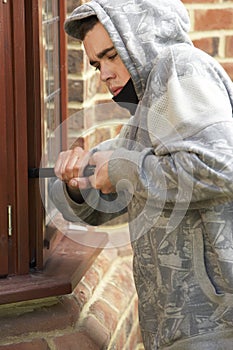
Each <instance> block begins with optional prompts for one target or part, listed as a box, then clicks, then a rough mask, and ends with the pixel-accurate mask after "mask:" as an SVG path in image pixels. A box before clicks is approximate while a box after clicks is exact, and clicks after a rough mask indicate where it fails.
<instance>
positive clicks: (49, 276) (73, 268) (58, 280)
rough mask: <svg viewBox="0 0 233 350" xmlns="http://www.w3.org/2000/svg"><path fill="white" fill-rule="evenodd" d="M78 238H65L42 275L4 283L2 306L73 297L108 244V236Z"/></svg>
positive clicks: (88, 234) (0, 286)
mask: <svg viewBox="0 0 233 350" xmlns="http://www.w3.org/2000/svg"><path fill="white" fill-rule="evenodd" d="M78 235H79V236H78V237H79V242H75V241H74V240H72V239H70V238H68V237H67V236H62V238H61V239H60V240H59V242H58V244H57V245H56V248H55V249H54V251H53V252H52V253H51V256H50V257H49V258H48V259H47V261H46V264H45V268H44V270H43V271H42V272H33V273H30V274H28V275H22V276H9V277H7V278H4V279H2V280H0V305H1V304H7V303H13V302H19V301H26V300H32V299H39V298H46V297H51V296H59V295H64V294H70V293H72V291H73V289H74V288H75V286H76V285H77V284H78V282H79V281H80V280H81V278H82V277H83V276H84V274H85V273H86V271H87V270H88V269H89V267H90V266H91V265H92V263H93V262H94V261H95V259H96V258H97V256H98V255H99V254H100V252H101V251H102V249H103V247H104V246H105V245H106V243H107V234H106V233H104V232H103V233H101V232H98V233H97V232H94V231H91V232H85V233H83V232H78ZM80 242H81V243H80Z"/></svg>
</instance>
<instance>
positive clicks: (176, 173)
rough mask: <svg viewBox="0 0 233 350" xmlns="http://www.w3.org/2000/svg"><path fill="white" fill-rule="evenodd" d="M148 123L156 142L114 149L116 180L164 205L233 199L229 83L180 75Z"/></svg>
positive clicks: (112, 176) (195, 204)
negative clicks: (142, 147) (135, 147)
mask: <svg viewBox="0 0 233 350" xmlns="http://www.w3.org/2000/svg"><path fill="white" fill-rule="evenodd" d="M146 128H147V130H146V131H147V137H148V138H149V139H150V140H151V147H149V148H144V149H143V150H142V151H137V150H136V149H131V150H126V149H124V148H118V149H116V150H115V151H114V153H113V156H112V159H111V161H110V165H109V176H110V180H111V182H112V183H113V185H115V186H117V184H118V187H120V186H121V183H123V182H124V184H126V183H128V187H130V188H131V191H132V190H133V192H134V195H135V196H136V197H138V199H139V200H140V198H143V199H144V200H148V199H149V200H151V201H152V202H153V205H154V206H157V207H164V208H173V207H174V205H177V206H178V207H179V206H180V207H182V208H184V207H186V208H201V207H206V206H208V205H217V204H220V203H224V202H229V201H232V200H233V182H232V179H233V157H232V156H233V119H232V108H231V104H230V100H229V96H228V94H227V92H226V91H224V87H223V86H221V85H220V84H217V83H216V82H215V81H214V80H211V79H209V80H208V79H205V78H201V77H199V76H198V77H193V76H191V77H186V78H182V79H178V78H177V76H176V77H175V78H174V79H171V80H170V81H169V83H168V87H167V91H166V93H164V94H163V96H162V97H161V98H160V99H158V100H156V102H155V103H154V104H153V105H152V107H151V108H150V109H149V111H148V115H147V126H146ZM144 131H145V130H144ZM141 134H143V133H141ZM138 135H140V130H139V131H138ZM138 137H139V136H138ZM139 141H140V142H144V143H146V142H145V140H143V141H142V140H139V139H138V140H137V142H139ZM119 170H120V171H119Z"/></svg>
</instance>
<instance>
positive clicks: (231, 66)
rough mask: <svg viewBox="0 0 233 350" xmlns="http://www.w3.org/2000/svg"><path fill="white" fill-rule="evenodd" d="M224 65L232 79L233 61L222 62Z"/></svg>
mask: <svg viewBox="0 0 233 350" xmlns="http://www.w3.org/2000/svg"><path fill="white" fill-rule="evenodd" d="M222 66H223V68H224V69H225V71H226V72H227V74H228V75H229V76H230V78H231V80H233V61H232V62H229V63H222Z"/></svg>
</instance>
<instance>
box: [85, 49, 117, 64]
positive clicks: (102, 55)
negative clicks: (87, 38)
mask: <svg viewBox="0 0 233 350" xmlns="http://www.w3.org/2000/svg"><path fill="white" fill-rule="evenodd" d="M112 50H115V47H114V46H112V47H108V48H107V49H104V50H103V51H101V52H100V53H98V54H97V57H98V58H99V59H101V58H103V57H104V56H106V55H107V53H108V52H110V51H112ZM96 63H97V61H90V64H91V65H92V66H94V65H95V64H96Z"/></svg>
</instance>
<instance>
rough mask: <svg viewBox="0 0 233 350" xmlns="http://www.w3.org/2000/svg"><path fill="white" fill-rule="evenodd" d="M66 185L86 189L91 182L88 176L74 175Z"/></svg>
mask: <svg viewBox="0 0 233 350" xmlns="http://www.w3.org/2000/svg"><path fill="white" fill-rule="evenodd" d="M68 186H69V187H71V188H73V189H86V188H90V187H91V184H90V181H89V180H88V177H74V178H73V179H71V180H70V181H69V182H68Z"/></svg>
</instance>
